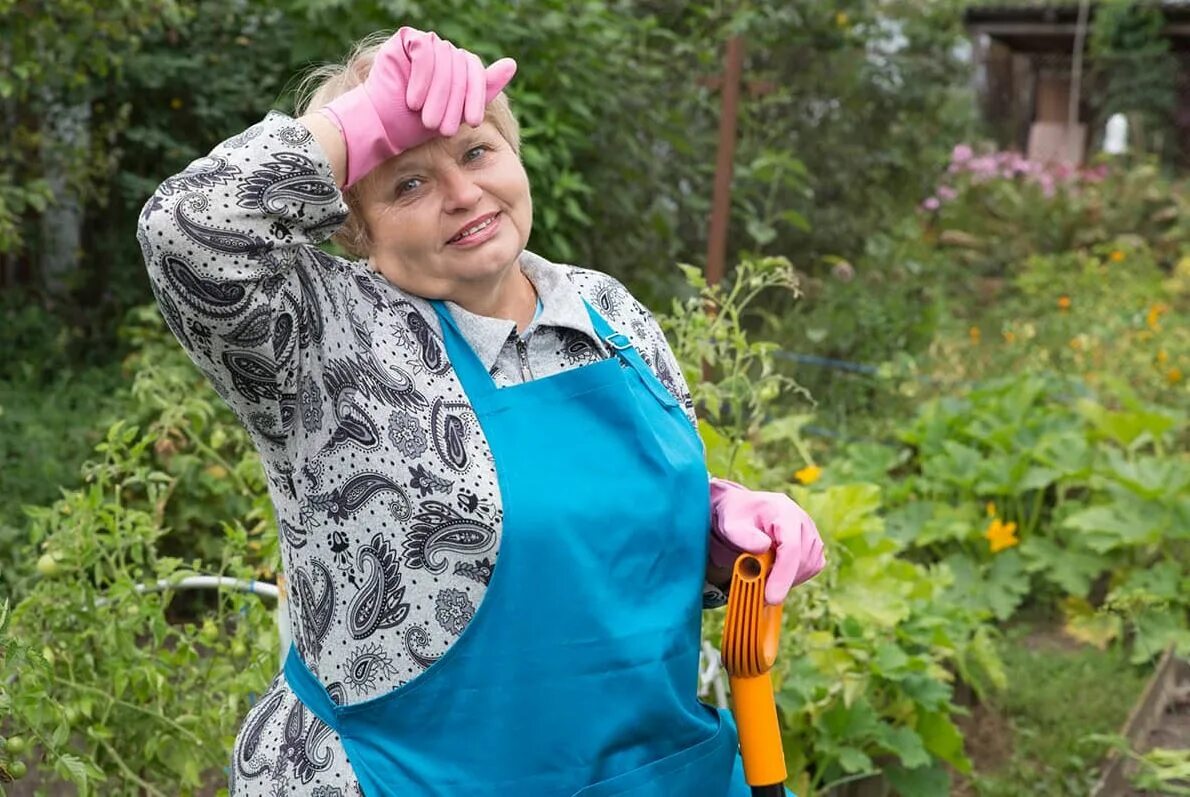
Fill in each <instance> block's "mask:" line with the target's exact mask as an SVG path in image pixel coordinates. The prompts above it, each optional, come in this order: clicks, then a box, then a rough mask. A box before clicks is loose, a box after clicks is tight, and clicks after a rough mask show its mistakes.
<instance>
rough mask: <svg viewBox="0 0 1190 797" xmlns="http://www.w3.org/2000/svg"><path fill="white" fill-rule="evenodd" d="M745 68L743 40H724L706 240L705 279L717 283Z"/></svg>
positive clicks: (722, 259) (720, 275)
mask: <svg viewBox="0 0 1190 797" xmlns="http://www.w3.org/2000/svg"><path fill="white" fill-rule="evenodd" d="M743 71H744V40H743V39H741V38H740V37H739V36H732V37H731V38H729V39H728V40H727V64H726V67H725V69H724V72H723V103H722V110H721V111H720V114H719V148H718V156H717V158H716V161H715V193H714V197H713V198H712V200H711V231H710V235H709V239H708V241H707V282H708V283H709V284H711V285H716V284H718V283H719V281H720V280H721V279H723V274H724V271H725V268H724V263H725V260H726V256H727V227H728V222H729V221H730V220H731V173H732V164H733V162H734V160H735V136H736V115H737V112H738V109H739V104H740V75H741V73H742V72H743Z"/></svg>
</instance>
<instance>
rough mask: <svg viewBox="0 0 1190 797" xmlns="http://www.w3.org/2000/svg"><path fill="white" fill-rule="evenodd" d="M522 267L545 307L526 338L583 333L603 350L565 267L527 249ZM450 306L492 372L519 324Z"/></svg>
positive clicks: (480, 359)
mask: <svg viewBox="0 0 1190 797" xmlns="http://www.w3.org/2000/svg"><path fill="white" fill-rule="evenodd" d="M519 263H520V267H521V271H523V272H524V274H525V276H526V277H528V278H529V281H530V282H532V283H533V287H534V288H536V289H537V295H538V296H539V297H540V298H541V305H542V307H541V315H540V316H538V317H537V318H536V319H535V320H534V321H533V322H532V323H530V324H529V326H527V327H526V328H525V331H524V333H523V335H524V336H525V337H528V336H530V335H532V334H533V333H534V332H536V331H537V330H538V329H539V328H541V327H563V328H566V329H573V330H575V331H577V332H582V333H583V334H584V335H586V336H587V337H588V338H590V339H591V340H592V341H593V342H594V343H595V344H596V345H597V346H599V348H600V349H601V350H602V349H603V348H604V347H603V344H602V341H600V340H599V339H598V337H597V336H596V335H595V328H594V327H593V326H592V325H591V317H590V316H589V315H588V314H587V306H586V304H585V303H584V302H583V297H582V296H581V295H580V294H579V292H578V288H576V287H575V286H574V283H573V282H571V280H570V277H569V276H567V274H566V268H565V266H560V265H558V264H556V263H551V262H550V261H548V260H546V259H545V258H544V257H541V256H540V255H535V254H533V253H532V252H530V251H528V250H527V249H526V250H525V251H523V252H521V256H520V258H519ZM446 306H447V307H448V308H449V309H450V314H451V317H452V318H454V321H455V323H456V324H457V325H458V327H459V331H460V332H462V333H463V337H464V338H466V340H467V342H468V343H470V344H471V348H472V349H474V350H475V355H476V356H477V357H478V358H479V361H480V362H481V363H483V367H484V368H486V369H488V370H489V371H491V370H492V367H493V366H495V364H496V359H497V358H498V357H499V356H500V351H501V350H502V349H503V348H504V344H505V343H507V342H508V338H509V337H510V336H511V335H513V334H515V333H516V322H514V321H510V320H508V319H505V318H490V317H488V316H482V315H476V314H475V313H472V312H469V311H467V310H464V309H463V308H462V307H460V306H459V305H457V304H455V303H454V302H452V301H449V300H447V301H446Z"/></svg>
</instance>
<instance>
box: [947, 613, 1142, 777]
mask: <svg viewBox="0 0 1190 797" xmlns="http://www.w3.org/2000/svg"><path fill="white" fill-rule="evenodd" d="M1000 647H1001V649H1000V654H1001V655H1002V656H1003V657H1004V663H1005V667H1006V672H1007V675H1008V683H1009V688H1008V689H1007V690H1005V692H1004V693H1003V694H1000V695H997V696H995V697H994V698H992V699H991V700H989V703H988V705H985V706H981V707H979V709H978V710H977V711H976V712H975V714H974V715H973V717H972V718H970V721H972V722H973V723H976V724H977V725H978V727H972V728H970V731H971V732H970V733H968V735H967V739H968V745H969V747H970V748H972V749H970V750H969V752H970V754H971V755H972V758H973V759H974V761H975V763H976V775H975V777H974V778H973V779H972V781H970V782H969V783H966V784H963V791H962V792H961V793H963V794H969V795H979V797H1019V795H1022V794H1030V795H1045V796H1046V797H1050V796H1052V797H1067V796H1068V795H1069V797H1075V795H1077V796H1078V797H1085V795H1087V794H1088V793H1089V792H1090V790H1091V788H1092V786H1093V784H1094V782H1095V780H1096V778H1097V777H1098V774H1099V763H1100V761H1101V760H1102V759H1103V756H1104V755H1105V754H1106V748H1105V747H1104V745H1102V744H1097V743H1093V742H1091V741H1089V739H1088V737H1089V736H1090V735H1092V734H1096V733H1115V732H1117V731H1118V730H1119V729H1120V727H1121V726H1122V725H1123V723H1124V721H1125V720H1126V719H1127V716H1128V712H1129V710H1130V709H1131V708H1132V705H1133V703H1134V702H1135V700H1136V699H1137V697H1139V695H1140V692H1141V690H1142V689H1143V687H1144V683H1145V680H1146V679H1147V678H1148V676H1149V672H1148V670H1138V669H1137V668H1136V667H1134V666H1133V665H1131V664H1129V663H1128V660H1127V654H1126V651H1123V650H1121V649H1118V648H1116V649H1109V650H1106V651H1101V650H1098V649H1096V648H1093V647H1090V646H1086V645H1081V644H1079V643H1076V642H1074V641H1072V640H1070V639H1069V638H1068V637H1066V636H1064V635H1063V634H1062V633H1061V632H1060V630H1057V629H1055V628H1053V627H1051V626H1047V625H1043V624H1037V623H1022V624H1020V625H1016V626H1013V627H1012V628H1010V629H1009V630H1008V631H1007V632H1006V634H1005V637H1004V639H1003V641H1002V643H1001V646H1000Z"/></svg>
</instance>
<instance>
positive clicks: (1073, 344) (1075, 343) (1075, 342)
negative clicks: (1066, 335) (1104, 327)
mask: <svg viewBox="0 0 1190 797" xmlns="http://www.w3.org/2000/svg"><path fill="white" fill-rule="evenodd" d="M1070 348H1072V349H1074V350H1075V351H1082V348H1083V342H1082V340H1081V339H1079V338H1071V339H1070Z"/></svg>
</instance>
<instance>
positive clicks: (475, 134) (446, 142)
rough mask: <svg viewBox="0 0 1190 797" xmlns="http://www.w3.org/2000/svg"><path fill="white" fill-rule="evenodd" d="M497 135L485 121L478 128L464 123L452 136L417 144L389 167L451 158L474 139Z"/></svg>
mask: <svg viewBox="0 0 1190 797" xmlns="http://www.w3.org/2000/svg"><path fill="white" fill-rule="evenodd" d="M499 135H500V131H499V130H497V129H496V126H495V125H493V124H492V123H491V122H490V121H488V120H487V119H485V120H484V121H483V122H482V123H481V124H480V125H479V127H471V125H468V124H466V123H464V124H463V125H462V126H461V127H460V128H459V131H458V132H457V133H455V134H454V135H453V136H450V137H449V138H447V137H445V136H435V137H434V138H432V139H430V140H429V141H427V142H426V143H424V144H419V145H418V146H416V147H414V148H413V149H407V150H405V151H404V152H402V153H401V154H400V155H397V156H396V157H395V158H392V159H390V160H389V165H390V166H391V167H392V168H394V169H402V168H408V167H412V166H418V165H425V164H427V163H429V162H430V161H432V160H433V159H435V158H441V157H451V156H453V155H456V154H458V150H459V149H460V148H461V147H465V146H467V145H468V144H470V143H471V142H472V141H475V140H476V139H480V138H483V139H487V138H490V137H492V136H499Z"/></svg>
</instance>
